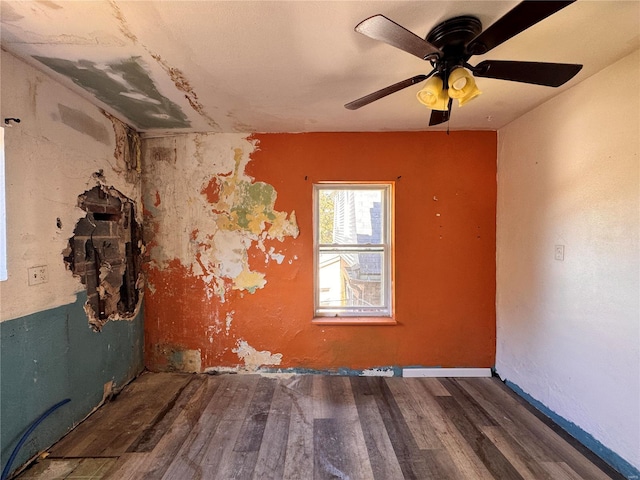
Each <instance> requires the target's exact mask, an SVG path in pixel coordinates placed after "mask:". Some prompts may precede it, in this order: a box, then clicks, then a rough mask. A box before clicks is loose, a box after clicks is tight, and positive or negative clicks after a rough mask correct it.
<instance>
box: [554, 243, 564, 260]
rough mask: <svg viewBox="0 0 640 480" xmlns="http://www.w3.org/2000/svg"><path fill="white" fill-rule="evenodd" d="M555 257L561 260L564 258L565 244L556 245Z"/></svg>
mask: <svg viewBox="0 0 640 480" xmlns="http://www.w3.org/2000/svg"><path fill="white" fill-rule="evenodd" d="M554 258H555V259H556V260H560V261H561V262H562V261H563V260H564V245H556V246H555V254H554Z"/></svg>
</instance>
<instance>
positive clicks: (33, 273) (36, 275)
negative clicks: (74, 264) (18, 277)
mask: <svg viewBox="0 0 640 480" xmlns="http://www.w3.org/2000/svg"><path fill="white" fill-rule="evenodd" d="M48 281H49V269H48V268H47V266H46V265H39V266H37V267H31V268H30V269H29V285H40V284H41V283H47V282H48Z"/></svg>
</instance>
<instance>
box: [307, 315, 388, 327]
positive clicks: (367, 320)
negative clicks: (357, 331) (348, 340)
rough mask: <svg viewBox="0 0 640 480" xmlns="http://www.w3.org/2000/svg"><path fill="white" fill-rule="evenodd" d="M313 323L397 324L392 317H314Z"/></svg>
mask: <svg viewBox="0 0 640 480" xmlns="http://www.w3.org/2000/svg"><path fill="white" fill-rule="evenodd" d="M311 323H313V324H314V325H398V322H397V321H396V320H395V319H394V318H392V317H314V318H313V320H312V321H311Z"/></svg>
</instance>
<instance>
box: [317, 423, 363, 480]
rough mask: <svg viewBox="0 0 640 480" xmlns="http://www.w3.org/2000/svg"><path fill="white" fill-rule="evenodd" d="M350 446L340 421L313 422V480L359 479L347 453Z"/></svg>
mask: <svg viewBox="0 0 640 480" xmlns="http://www.w3.org/2000/svg"><path fill="white" fill-rule="evenodd" d="M348 447H349V445H348V444H347V443H346V442H345V440H344V438H343V435H342V433H341V429H340V428H339V425H338V420H337V419H335V418H316V419H314V420H313V452H314V455H313V459H314V463H313V478H314V480H330V479H335V478H341V479H347V478H357V477H354V476H353V472H352V466H351V465H350V464H349V459H348V457H347V455H345V452H346V451H347V449H348Z"/></svg>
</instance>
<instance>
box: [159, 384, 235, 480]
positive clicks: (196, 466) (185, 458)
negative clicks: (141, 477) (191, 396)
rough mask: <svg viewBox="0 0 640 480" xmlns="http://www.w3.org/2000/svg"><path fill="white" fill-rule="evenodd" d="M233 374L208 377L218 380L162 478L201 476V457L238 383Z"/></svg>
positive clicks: (166, 479)
mask: <svg viewBox="0 0 640 480" xmlns="http://www.w3.org/2000/svg"><path fill="white" fill-rule="evenodd" d="M236 380H237V379H236V376H235V375H222V376H220V377H212V378H211V380H210V381H217V382H219V385H218V388H217V389H216V391H215V393H214V395H213V396H212V397H211V398H210V399H209V401H208V404H207V406H206V408H205V410H204V411H203V412H202V415H201V416H200V418H199V419H198V422H197V423H196V424H195V425H194V427H193V429H192V430H191V432H190V433H189V435H188V436H187V438H185V440H184V442H183V444H182V446H181V448H180V450H179V451H178V453H177V455H176V456H175V458H174V459H173V461H172V462H171V464H170V465H169V467H168V468H167V471H166V472H165V474H164V475H163V477H162V478H163V479H164V480H172V479H178V478H194V479H196V478H202V465H201V464H202V459H203V456H204V453H205V451H206V449H207V447H208V446H209V443H210V440H211V438H212V437H213V436H214V434H215V433H216V431H217V429H218V426H219V425H220V422H221V421H222V418H223V416H224V414H225V411H226V409H227V408H228V407H229V405H230V403H231V402H232V400H233V396H234V394H235V391H236V389H237V387H238V382H237V381H236Z"/></svg>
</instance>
